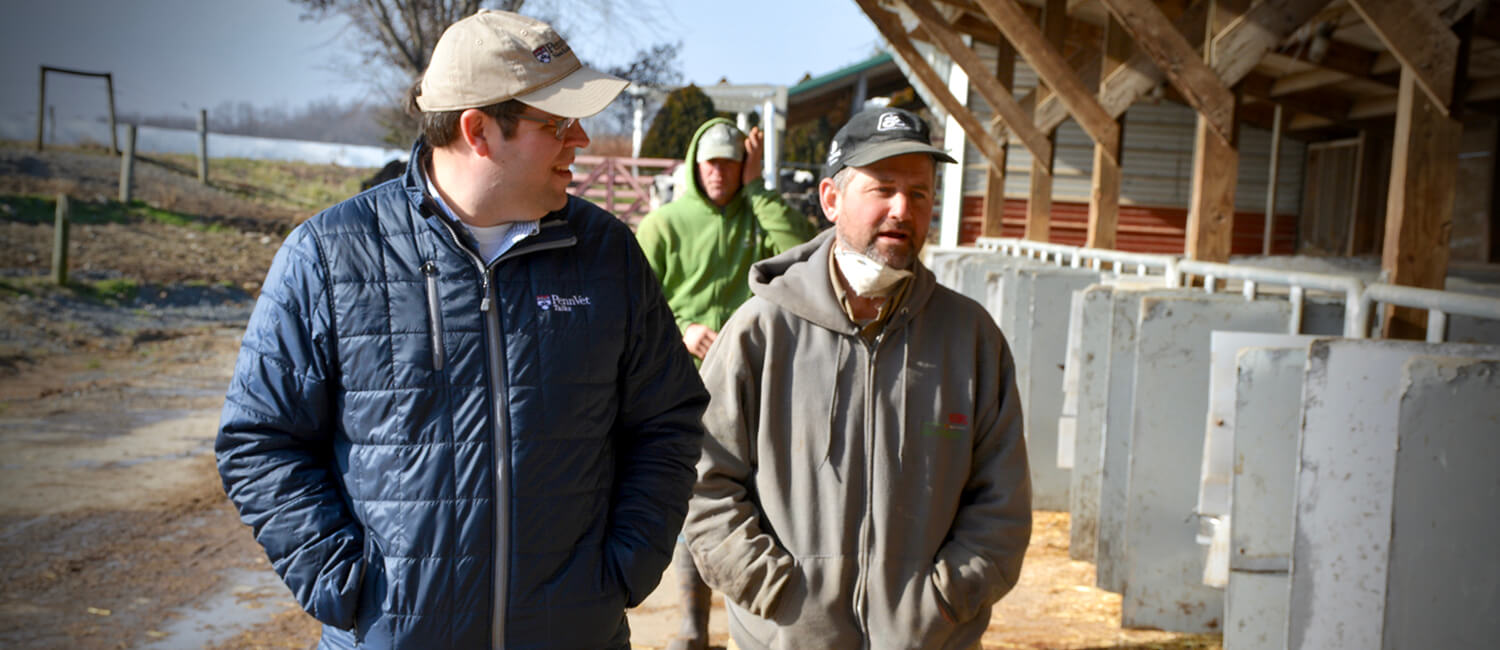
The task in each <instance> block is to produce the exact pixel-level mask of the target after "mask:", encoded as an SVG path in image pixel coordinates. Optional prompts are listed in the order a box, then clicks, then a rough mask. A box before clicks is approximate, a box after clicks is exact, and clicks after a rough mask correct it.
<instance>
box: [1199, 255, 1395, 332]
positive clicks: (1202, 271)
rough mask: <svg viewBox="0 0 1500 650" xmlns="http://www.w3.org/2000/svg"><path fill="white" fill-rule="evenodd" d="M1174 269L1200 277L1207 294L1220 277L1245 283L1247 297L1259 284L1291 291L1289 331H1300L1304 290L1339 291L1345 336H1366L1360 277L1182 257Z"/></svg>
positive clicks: (1252, 295) (1250, 297)
mask: <svg viewBox="0 0 1500 650" xmlns="http://www.w3.org/2000/svg"><path fill="white" fill-rule="evenodd" d="M1177 270H1178V271H1180V272H1181V273H1184V274H1191V275H1201V276H1203V288H1204V290H1205V291H1208V292H1209V293H1213V291H1214V288H1215V287H1214V285H1215V284H1216V283H1217V282H1218V280H1219V279H1221V278H1222V279H1225V280H1240V281H1242V282H1244V283H1245V287H1244V293H1245V299H1246V300H1254V299H1255V296H1256V291H1257V290H1258V289H1259V285H1261V284H1272V285H1279V286H1285V287H1288V288H1290V289H1291V292H1292V295H1291V302H1292V316H1291V323H1290V325H1289V327H1288V328H1287V329H1288V330H1289V332H1290V333H1292V334H1299V333H1301V330H1302V313H1303V309H1304V305H1305V302H1306V290H1307V289H1317V290H1319V291H1328V292H1333V293H1342V294H1343V295H1344V336H1347V337H1349V338H1365V336H1366V331H1365V328H1364V323H1365V322H1366V320H1367V317H1366V314H1367V313H1368V312H1366V311H1365V303H1364V301H1363V300H1362V299H1361V296H1362V295H1363V293H1364V283H1363V282H1361V281H1360V280H1359V278H1354V277H1350V276H1346V275H1330V274H1327V273H1307V272H1303V271H1282V270H1279V269H1267V268H1262V267H1258V266H1239V265H1234V264H1221V263H1218V262H1201V261H1198V260H1182V261H1180V262H1178V263H1177Z"/></svg>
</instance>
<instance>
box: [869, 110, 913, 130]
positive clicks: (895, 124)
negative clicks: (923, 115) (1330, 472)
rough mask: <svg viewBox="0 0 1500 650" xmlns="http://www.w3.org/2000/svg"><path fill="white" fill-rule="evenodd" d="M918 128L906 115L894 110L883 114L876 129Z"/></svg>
mask: <svg viewBox="0 0 1500 650" xmlns="http://www.w3.org/2000/svg"><path fill="white" fill-rule="evenodd" d="M916 129H917V127H916V125H914V124H912V123H911V122H909V121H907V119H906V116H905V115H903V114H901V113H897V112H894V111H892V112H890V113H886V114H884V115H881V116H880V121H879V122H877V123H876V125H875V130H876V131H896V130H901V131H915V130H916Z"/></svg>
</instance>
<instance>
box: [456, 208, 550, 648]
mask: <svg viewBox="0 0 1500 650" xmlns="http://www.w3.org/2000/svg"><path fill="white" fill-rule="evenodd" d="M440 221H442V223H443V226H444V227H445V229H446V230H447V231H448V235H449V236H450V237H452V238H453V243H454V245H456V246H457V247H458V250H460V251H463V254H464V255H465V256H467V257H468V258H469V261H471V262H473V263H474V267H475V268H476V269H478V270H479V277H480V282H481V290H482V291H483V292H484V293H483V297H482V298H481V299H480V301H479V311H480V312H482V313H483V314H484V325H485V341H486V343H488V347H489V350H490V353H489V354H488V355H486V357H487V361H488V365H489V371H490V376H491V377H494V378H495V398H494V399H493V400H492V401H491V403H492V404H493V405H494V409H493V412H492V414H491V419H492V421H493V422H494V438H495V445H494V447H495V530H494V535H493V538H494V539H493V541H492V542H491V544H490V555H491V557H493V558H494V559H495V570H494V571H493V572H492V573H491V576H490V590H491V592H492V593H493V596H494V607H493V608H492V609H491V611H490V619H491V623H490V647H491V648H504V647H505V613H506V609H507V607H508V605H509V602H508V601H509V596H510V594H509V585H510V563H509V560H508V558H509V556H510V537H509V536H508V535H506V534H505V532H506V530H507V528H508V523H509V521H510V472H509V471H508V470H509V469H510V419H509V417H508V414H509V412H510V400H509V398H508V397H506V395H507V393H509V391H510V386H509V383H508V380H507V378H506V375H505V348H504V346H503V341H502V340H501V329H500V313H499V310H497V309H492V308H491V300H490V297H491V295H492V291H491V288H490V273H491V272H493V271H494V268H495V266H496V265H498V264H500V263H501V262H503V261H505V260H508V259H511V258H513V257H519V256H520V255H522V254H525V253H535V252H538V251H544V250H551V249H554V248H565V247H567V246H571V245H572V244H573V240H571V239H569V240H558V241H552V242H546V243H543V244H537V245H533V246H516V247H514V248H511V249H510V250H509V251H506V252H505V254H503V255H501V256H500V257H497V258H495V260H494V261H492V262H490V263H489V265H488V266H486V265H485V263H484V260H481V259H479V256H478V255H476V254H474V252H473V251H471V250H469V248H468V247H467V246H464V244H463V241H462V240H461V239H459V236H458V231H456V230H454V228H453V226H452V225H451V224H449V223H447V221H446V220H440ZM428 281H429V282H430V283H435V278H433V277H432V276H429V280H428ZM502 558H505V559H502Z"/></svg>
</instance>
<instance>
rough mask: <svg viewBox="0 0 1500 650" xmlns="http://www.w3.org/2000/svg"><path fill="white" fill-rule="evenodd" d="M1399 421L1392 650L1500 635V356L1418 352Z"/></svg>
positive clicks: (1485, 642) (1388, 630) (1495, 639)
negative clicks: (1498, 547) (1454, 356)
mask: <svg viewBox="0 0 1500 650" xmlns="http://www.w3.org/2000/svg"><path fill="white" fill-rule="evenodd" d="M1404 375H1405V376H1404V381H1403V384H1404V390H1403V391H1402V395H1401V405H1400V415H1399V418H1398V423H1397V430H1398V435H1399V444H1398V445H1397V450H1396V470H1395V480H1394V484H1395V485H1394V488H1395V494H1394V500H1393V502H1392V504H1391V517H1392V526H1391V530H1392V539H1391V549H1390V569H1389V571H1390V573H1389V576H1390V578H1389V580H1388V581H1387V593H1388V594H1389V597H1388V601H1387V602H1388V606H1387V609H1386V621H1385V638H1384V640H1383V643H1382V646H1381V647H1383V648H1386V649H1387V650H1396V649H1399V648H1482V647H1494V645H1495V644H1496V643H1500V616H1497V613H1500V559H1497V558H1500V553H1497V552H1496V550H1495V540H1497V539H1500V517H1497V516H1496V514H1497V512H1500V506H1497V505H1496V503H1497V499H1500V471H1497V469H1496V468H1500V400H1497V399H1496V398H1497V397H1500V361H1497V360H1493V359H1491V360H1483V361H1480V360H1473V359H1452V358H1438V357H1425V356H1422V357H1413V358H1412V359H1411V360H1410V361H1408V362H1407V363H1406V367H1405V370H1404Z"/></svg>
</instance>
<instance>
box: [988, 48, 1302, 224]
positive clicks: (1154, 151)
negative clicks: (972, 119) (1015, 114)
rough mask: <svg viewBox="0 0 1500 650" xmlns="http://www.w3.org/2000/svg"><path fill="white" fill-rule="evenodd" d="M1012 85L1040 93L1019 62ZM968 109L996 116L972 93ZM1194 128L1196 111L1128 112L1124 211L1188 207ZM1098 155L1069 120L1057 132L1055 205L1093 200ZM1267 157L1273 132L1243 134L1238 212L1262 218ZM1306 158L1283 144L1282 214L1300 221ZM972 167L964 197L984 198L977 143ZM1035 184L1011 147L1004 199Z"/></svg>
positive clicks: (1027, 162)
mask: <svg viewBox="0 0 1500 650" xmlns="http://www.w3.org/2000/svg"><path fill="white" fill-rule="evenodd" d="M979 54H980V55H981V56H982V57H987V58H986V61H993V60H994V59H993V57H994V51H993V49H990V48H983V47H981V48H980V50H979ZM1015 85H1016V91H1015V95H1016V96H1017V97H1022V96H1025V95H1026V94H1027V93H1030V92H1031V90H1032V89H1033V88H1035V87H1036V73H1035V72H1034V71H1033V70H1032V69H1031V67H1030V66H1028V65H1026V64H1025V63H1024V62H1021V61H1018V62H1017V63H1016V84H1015ZM969 107H970V110H972V111H974V113H975V115H976V116H977V117H979V118H980V120H982V121H988V120H989V119H990V118H991V116H992V115H993V113H994V112H993V110H992V109H991V108H990V106H989V105H988V104H987V103H986V102H985V101H984V99H983V98H982V97H980V96H979V94H978V93H970V95H969ZM1194 120H1195V115H1194V113H1193V110H1192V109H1190V108H1188V107H1186V106H1181V105H1178V104H1173V103H1171V102H1161V103H1159V104H1149V103H1141V104H1136V105H1135V106H1132V107H1131V108H1130V110H1128V111H1126V113H1125V147H1124V156H1123V158H1124V160H1122V161H1121V162H1122V171H1123V178H1122V180H1121V192H1120V202H1121V204H1123V205H1141V206H1160V207H1178V208H1186V207H1187V205H1188V201H1189V200H1190V198H1191V194H1192V169H1193V129H1194ZM1093 150H1094V143H1093V141H1092V140H1090V139H1089V137H1088V135H1087V134H1085V133H1084V131H1083V129H1082V128H1081V127H1079V126H1078V124H1077V123H1076V122H1074V121H1073V120H1071V119H1069V120H1067V121H1065V122H1063V123H1062V125H1061V126H1060V127H1058V132H1057V148H1056V155H1055V159H1054V161H1053V170H1054V171H1053V185H1052V188H1053V189H1052V196H1053V199H1054V200H1055V201H1067V200H1078V201H1085V202H1086V201H1087V200H1088V196H1089V190H1090V188H1091V187H1092V175H1093V156H1094V151H1093ZM1270 155H1271V134H1270V132H1269V131H1266V130H1264V129H1260V128H1256V127H1251V126H1241V127H1240V168H1239V185H1238V187H1237V188H1236V190H1235V207H1236V208H1237V209H1238V210H1242V211H1246V212H1264V210H1265V204H1266V194H1265V192H1266V185H1267V182H1268V180H1269V178H1270V170H1269V166H1268V165H1269V160H1270ZM1305 155H1306V154H1305V147H1304V146H1303V144H1302V143H1301V142H1299V141H1297V140H1292V139H1289V138H1283V139H1282V142H1281V170H1280V175H1279V178H1278V182H1277V184H1278V191H1277V196H1276V212H1277V214H1283V213H1285V214H1294V215H1295V214H1298V213H1300V211H1301V203H1302V173H1303V161H1304V159H1305V158H1304V156H1305ZM967 160H968V161H969V164H968V165H967V166H966V168H965V170H964V171H965V173H964V194H965V195H966V196H983V195H984V191H985V186H986V185H987V184H988V173H989V167H988V163H987V162H986V160H985V158H984V156H983V155H982V154H981V153H980V152H979V148H978V147H976V146H974V144H973V142H972V141H970V142H968V143H967ZM1030 176H1031V153H1030V152H1029V151H1027V150H1026V148H1025V147H1023V146H1020V145H1019V143H1017V144H1014V145H1013V146H1011V147H1010V155H1009V157H1008V159H1007V160H1006V182H1005V194H1006V196H1008V197H1012V198H1024V197H1025V196H1026V195H1027V192H1028V186H1029V183H1030Z"/></svg>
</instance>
